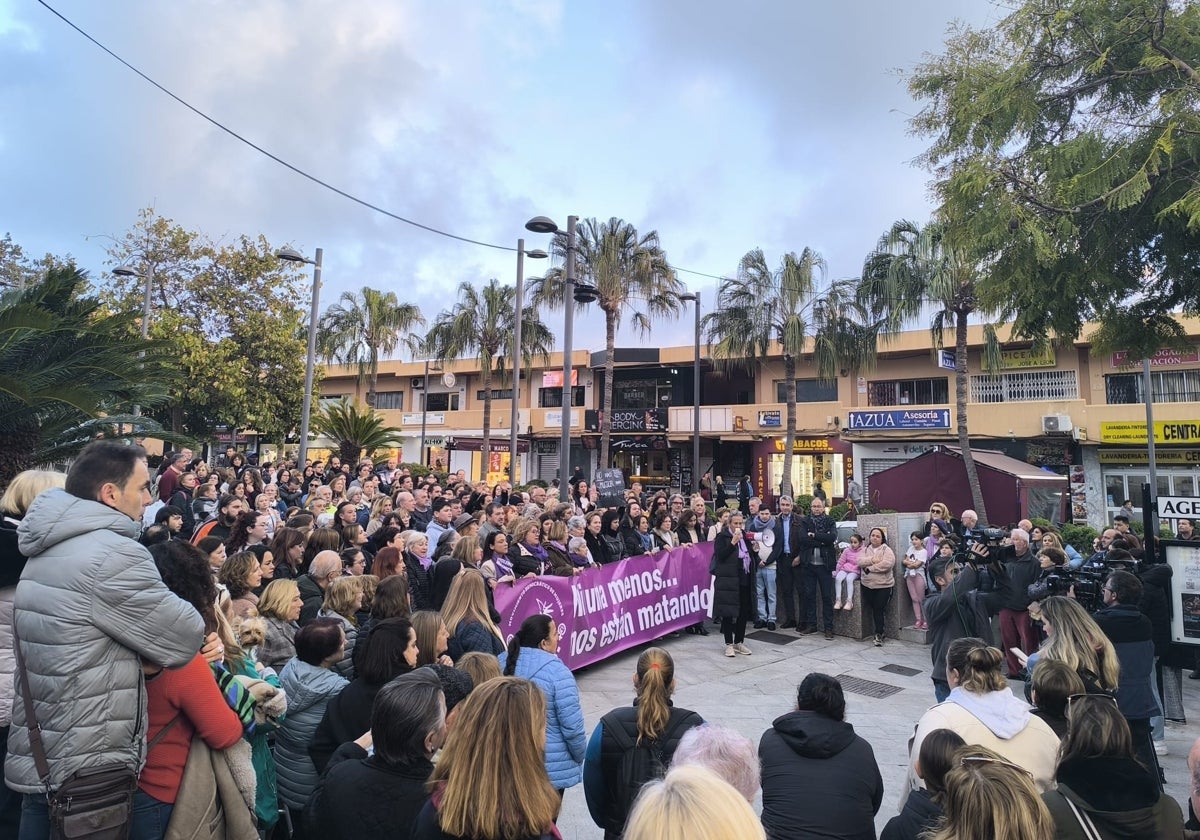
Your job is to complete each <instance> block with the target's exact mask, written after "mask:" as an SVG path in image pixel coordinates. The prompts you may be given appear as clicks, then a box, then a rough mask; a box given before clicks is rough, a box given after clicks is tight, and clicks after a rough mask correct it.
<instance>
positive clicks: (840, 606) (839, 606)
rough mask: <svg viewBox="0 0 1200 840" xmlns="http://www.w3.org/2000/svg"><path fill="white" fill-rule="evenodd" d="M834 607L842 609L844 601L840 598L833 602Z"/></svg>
mask: <svg viewBox="0 0 1200 840" xmlns="http://www.w3.org/2000/svg"><path fill="white" fill-rule="evenodd" d="M833 608H834V609H835V610H840V609H841V608H842V602H841V600H840V599H839V600H837V601H834V602H833Z"/></svg>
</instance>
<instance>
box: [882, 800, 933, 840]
mask: <svg viewBox="0 0 1200 840" xmlns="http://www.w3.org/2000/svg"><path fill="white" fill-rule="evenodd" d="M941 816H942V806H941V805H939V804H937V803H936V802H934V801H933V797H931V796H930V795H929V791H927V790H925V789H924V788H918V789H917V790H914V791H913V792H912V793H910V794H909V795H908V799H907V800H905V802H904V810H902V811H901V812H900V813H899V814H897V815H896V816H894V817H892V818H891V819H890V820H888V824H887V825H885V826H884V827H883V833H882V834H880V835H879V840H921V835H922V834H924V833H925V832H926V831H929V830H930V829H931V828H933V827H934V825H935V824H936V823H937V821H938V819H939V818H940V817H941Z"/></svg>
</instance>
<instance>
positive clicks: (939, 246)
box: [859, 220, 1000, 523]
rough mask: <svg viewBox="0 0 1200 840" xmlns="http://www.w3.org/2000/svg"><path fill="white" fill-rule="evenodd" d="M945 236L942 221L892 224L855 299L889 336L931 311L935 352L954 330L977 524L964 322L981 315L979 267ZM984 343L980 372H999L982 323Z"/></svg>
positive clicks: (958, 404)
mask: <svg viewBox="0 0 1200 840" xmlns="http://www.w3.org/2000/svg"><path fill="white" fill-rule="evenodd" d="M949 233H950V229H949V228H948V226H947V225H946V224H944V223H942V222H931V223H930V224H927V225H925V226H924V227H921V226H919V225H917V224H916V223H914V222H909V221H905V220H900V221H898V222H895V223H894V224H893V225H892V227H891V229H890V230H888V232H887V233H885V234H884V235H883V236H882V237H880V239H879V243H878V244H877V245H876V246H875V250H873V251H872V252H871V253H870V254H868V255H867V258H866V261H865V262H864V263H863V279H862V285H861V286H860V287H859V300H860V302H862V303H863V305H865V306H866V307H867V309H868V310H869V311H870V312H872V313H873V314H875V315H878V316H879V317H881V318H883V319H884V323H885V328H886V330H887V331H888V332H891V333H894V332H898V331H900V330H901V329H903V328H904V326H905V324H906V323H907V322H909V321H911V320H913V319H915V318H918V317H920V316H921V314H922V313H923V312H926V311H928V310H929V309H931V308H932V309H933V319H932V322H931V323H930V332H931V333H932V334H933V343H934V345H935V346H936V347H938V348H941V347H942V345H943V335H944V333H945V330H946V329H947V328H949V329H953V330H954V412H955V416H956V420H957V432H958V446H959V449H961V450H962V456H963V465H964V466H965V467H966V470H967V482H968V484H969V485H970V487H971V498H972V499H973V501H974V504H975V511H976V512H977V513H978V514H979V521H980V522H984V523H986V522H987V521H988V518H987V507H986V505H985V504H984V500H983V490H982V488H981V486H980V484H979V472H978V470H977V469H976V468H975V458H974V457H973V455H972V454H971V440H970V437H969V436H968V434H967V326H968V319H969V318H970V317H971V316H972V315H974V314H977V313H980V304H979V295H978V288H977V282H978V278H979V267H978V266H977V265H976V264H975V263H974V262H972V261H971V260H970V259H968V258H967V256H966V254H965V253H964V252H963V251H962V250H960V249H957V248H955V247H954V246H953V244H952V243H951V241H950V238H949V236H948V234H949ZM983 314H988V313H983ZM991 314H995V313H991ZM984 338H985V345H984V365H983V366H984V369H985V370H996V369H998V368H999V367H1000V345H999V342H998V341H997V339H996V330H995V325H994V323H985V324H984Z"/></svg>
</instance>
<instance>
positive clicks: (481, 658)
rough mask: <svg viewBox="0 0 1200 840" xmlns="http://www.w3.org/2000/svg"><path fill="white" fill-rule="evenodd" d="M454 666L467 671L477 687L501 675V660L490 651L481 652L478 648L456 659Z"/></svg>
mask: <svg viewBox="0 0 1200 840" xmlns="http://www.w3.org/2000/svg"><path fill="white" fill-rule="evenodd" d="M454 667H455V668H457V669H458V670H460V671H465V672H466V673H467V675H468V676H470V678H471V683H472V685H474V686H475V687H476V688H479V686H481V685H483V684H484V683H485V682H487V681H488V680H494V679H497V678H499V677H500V676H501V674H500V660H498V659H497V658H496V657H494V656H492V655H491V654H490V653H480V652H479V651H477V650H472V651H468V652H467V653H464V654H463V655H462V656H461V657H459V658H458V659H456V660H454Z"/></svg>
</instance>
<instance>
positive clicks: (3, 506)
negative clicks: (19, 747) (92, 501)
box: [0, 470, 67, 831]
mask: <svg viewBox="0 0 1200 840" xmlns="http://www.w3.org/2000/svg"><path fill="white" fill-rule="evenodd" d="M66 481H67V477H66V475H65V474H64V473H60V472H52V471H50V470H25V471H24V472H21V473H17V475H16V476H14V477H13V480H12V481H10V482H9V483H8V487H7V488H5V490H4V495H3V496H0V732H2V733H3V734H4V742H5V743H6V742H7V740H8V727H9V724H10V722H11V720H12V700H13V674H14V673H16V667H17V662H16V659H14V658H13V640H12V627H13V599H14V598H15V597H16V594H17V582H18V581H20V579H21V572H22V570H24V568H25V556H24V555H23V554H21V551H20V549H19V548H18V547H17V526H18V525H20V524H21V520H22V519H24V518H25V512H26V511H28V510H29V506H30V505H32V504H33V500H34V499H36V498H37V497H38V496H40V495H41V494H42V493H43V492H45V491H46V490H49V489H51V488H53V487H62V486H63V485H64V484H66ZM0 748H2V747H0ZM3 766H4V754H3V752H0V770H2V769H3ZM20 819H21V795H20V794H19V793H14V792H13V791H11V790H9V789H8V788H7V787H4V786H3V785H0V827H3V826H5V825H12V826H14V829H13V830H14V831H15V830H16V829H15V826H16V824H17V823H19V822H20ZM10 820H11V822H10Z"/></svg>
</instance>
